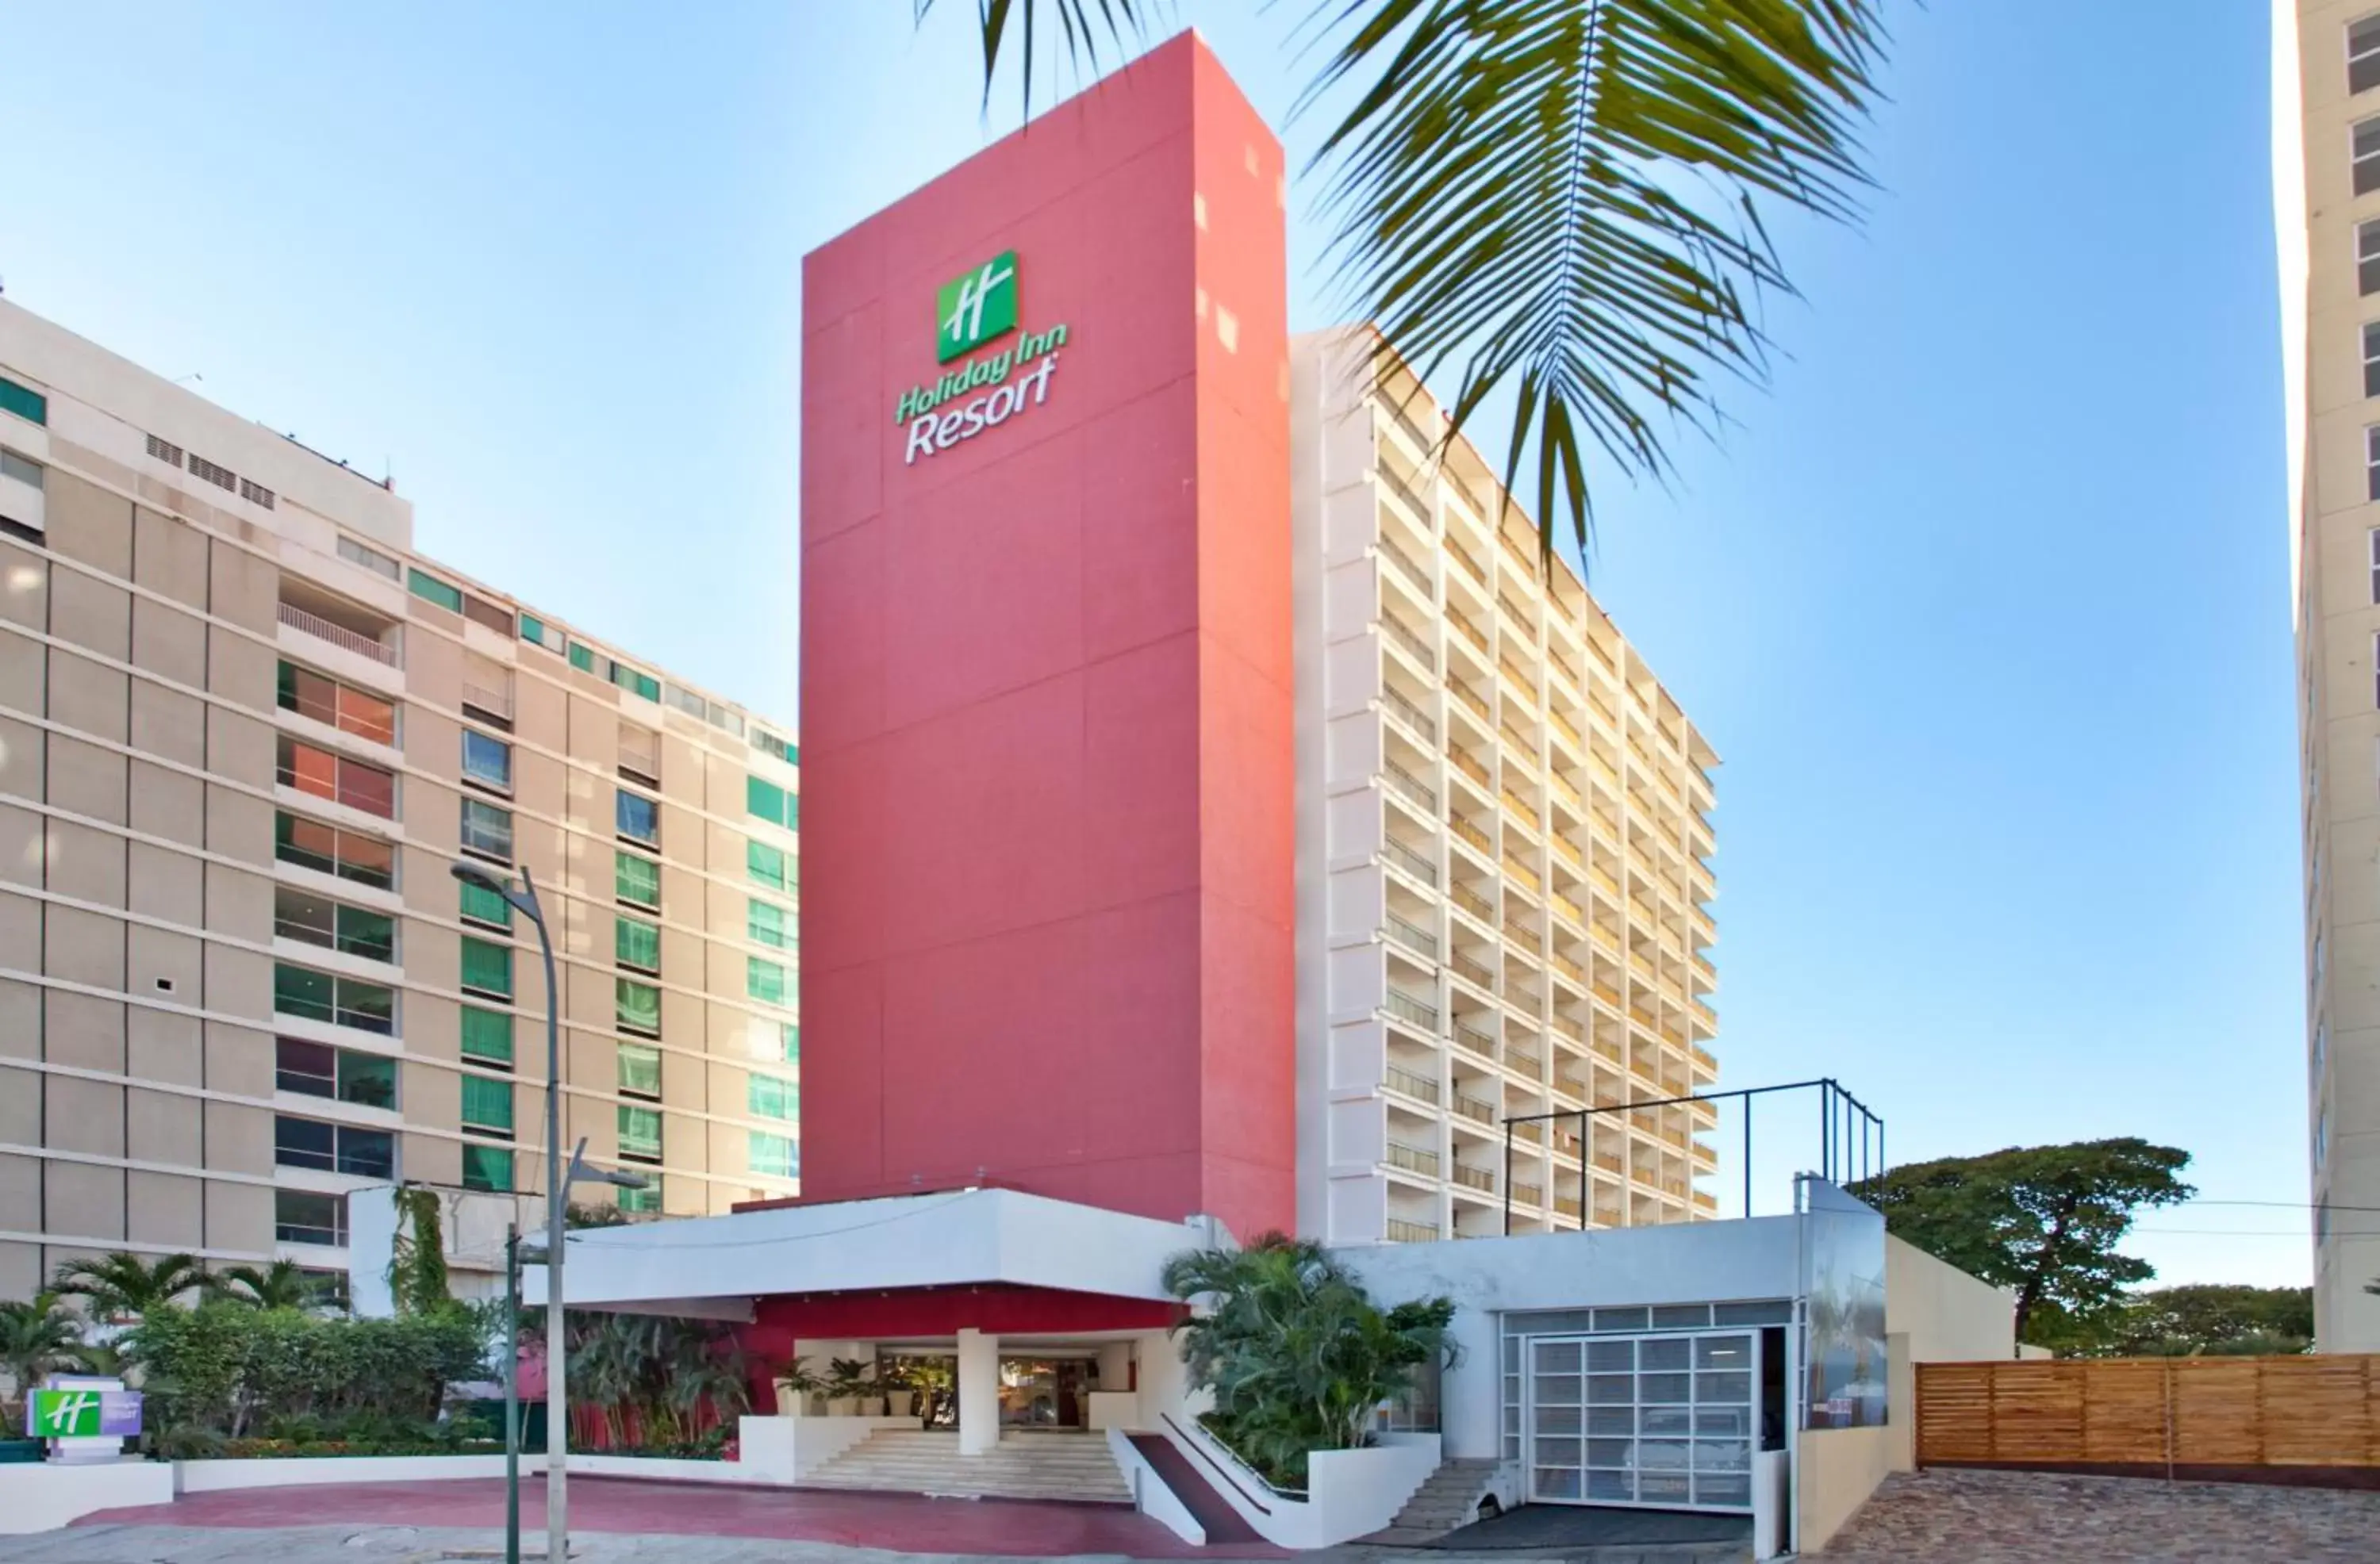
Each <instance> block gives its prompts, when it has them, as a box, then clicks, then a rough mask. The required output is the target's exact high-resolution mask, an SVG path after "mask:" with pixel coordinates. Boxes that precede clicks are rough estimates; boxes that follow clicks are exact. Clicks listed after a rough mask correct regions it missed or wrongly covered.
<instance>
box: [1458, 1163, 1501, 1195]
mask: <svg viewBox="0 0 2380 1564" xmlns="http://www.w3.org/2000/svg"><path fill="white" fill-rule="evenodd" d="M1453 1178H1454V1182H1456V1183H1458V1184H1460V1185H1462V1186H1463V1188H1464V1189H1476V1190H1483V1191H1485V1192H1486V1193H1488V1194H1495V1193H1496V1174H1495V1171H1494V1170H1492V1169H1488V1168H1467V1167H1465V1166H1463V1164H1462V1163H1460V1162H1457V1163H1456V1164H1455V1165H1454V1173H1453Z"/></svg>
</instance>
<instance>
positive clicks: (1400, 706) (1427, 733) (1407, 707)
mask: <svg viewBox="0 0 2380 1564" xmlns="http://www.w3.org/2000/svg"><path fill="white" fill-rule="evenodd" d="M1380 698H1381V699H1382V700H1384V701H1386V702H1387V703H1388V705H1389V707H1390V709H1391V710H1393V711H1395V712H1396V714H1397V715H1398V716H1400V717H1402V718H1403V719H1404V721H1405V725H1406V726H1407V727H1409V728H1411V729H1413V730H1414V732H1415V733H1417V734H1421V736H1422V738H1423V740H1424V741H1425V742H1426V743H1429V744H1436V743H1437V742H1438V723H1437V722H1436V721H1434V720H1433V719H1432V718H1431V717H1430V715H1429V713H1428V712H1427V711H1424V710H1423V709H1421V708H1420V707H1418V706H1415V704H1414V703H1413V702H1412V701H1410V700H1407V699H1406V698H1405V697H1403V696H1401V695H1399V694H1398V693H1397V692H1396V691H1395V690H1393V689H1391V688H1390V687H1389V686H1388V685H1381V686H1380Z"/></svg>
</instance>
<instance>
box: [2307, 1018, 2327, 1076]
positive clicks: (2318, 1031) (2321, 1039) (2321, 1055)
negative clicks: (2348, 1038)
mask: <svg viewBox="0 0 2380 1564" xmlns="http://www.w3.org/2000/svg"><path fill="white" fill-rule="evenodd" d="M2329 1058H2330V1018H2329V1017H2328V1016H2325V1017H2323V1018H2322V1019H2321V1020H2320V1021H2317V1022H2315V1023H2314V1024H2313V1069H2312V1070H2311V1071H2310V1072H2308V1073H2309V1074H2311V1075H2312V1076H2313V1082H2314V1088H2315V1089H2316V1090H2317V1091H2319V1090H2320V1089H2321V1087H2322V1067H2323V1065H2324V1064H2325V1062H2327V1061H2328V1060H2329Z"/></svg>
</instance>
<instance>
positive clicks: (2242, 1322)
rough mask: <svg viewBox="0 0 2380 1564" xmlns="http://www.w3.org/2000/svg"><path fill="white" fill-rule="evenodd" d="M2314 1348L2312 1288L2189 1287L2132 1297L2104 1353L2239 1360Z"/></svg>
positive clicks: (2192, 1285)
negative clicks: (2113, 1338) (2204, 1356)
mask: <svg viewBox="0 0 2380 1564" xmlns="http://www.w3.org/2000/svg"><path fill="white" fill-rule="evenodd" d="M2312 1346H2313V1288H2311V1287H2233V1286H2222V1285H2217V1284H2209V1283H2190V1284H2185V1285H2182V1286H2179V1287H2159V1288H2153V1289H2151V1290H2150V1291H2145V1292H2135V1293H2133V1294H2132V1295H2131V1298H2129V1299H2127V1300H2126V1301H2125V1304H2124V1311H2123V1315H2122V1316H2121V1318H2120V1319H2119V1322H2118V1329H2117V1333H2116V1337H2115V1340H2113V1341H2112V1342H2111V1343H2109V1347H2108V1350H2109V1351H2110V1352H2116V1353H2119V1354H2122V1355H2125V1356H2129V1357H2188V1356H2192V1355H2193V1354H2197V1353H2206V1354H2208V1355H2210V1356H2219V1357H2244V1356H2250V1355H2253V1354H2257V1353H2269V1352H2304V1351H2306V1350H2307V1349H2308V1348H2310V1347H2312Z"/></svg>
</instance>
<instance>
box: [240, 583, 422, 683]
mask: <svg viewBox="0 0 2380 1564" xmlns="http://www.w3.org/2000/svg"><path fill="white" fill-rule="evenodd" d="M307 601H308V602H309V603H310V604H312V606H311V607H306V606H301V605H300V604H298V603H294V602H291V601H290V600H288V599H286V598H284V599H282V600H280V601H279V602H278V603H277V604H276V605H275V606H274V610H273V615H274V617H275V618H276V619H278V620H279V621H280V622H281V623H282V624H285V625H287V626H288V627H289V628H290V629H292V630H295V631H297V633H298V634H300V635H304V636H311V637H314V638H315V639H316V640H318V641H324V642H327V643H328V644H330V645H332V646H334V647H337V648H338V649H340V650H342V651H351V652H353V653H355V654H356V655H357V656H358V657H366V658H370V660H371V661H374V662H377V663H379V664H381V665H382V666H383V667H384V668H402V667H404V666H405V663H404V661H403V659H402V658H401V657H400V656H399V655H398V653H397V649H396V648H395V647H394V646H391V645H389V644H387V643H386V642H385V641H384V640H383V638H382V637H385V636H387V635H389V634H391V633H392V631H393V628H394V626H393V624H391V622H389V621H386V620H381V619H377V618H376V617H374V616H373V615H370V614H368V613H366V612H364V611H362V610H361V609H355V608H350V607H348V606H346V604H344V603H341V602H339V601H337V600H334V599H332V598H329V597H328V596H327V595H325V596H320V597H310V598H309V599H308V600H307ZM334 614H335V615H336V616H337V617H336V618H334V617H333V615H334Z"/></svg>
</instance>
